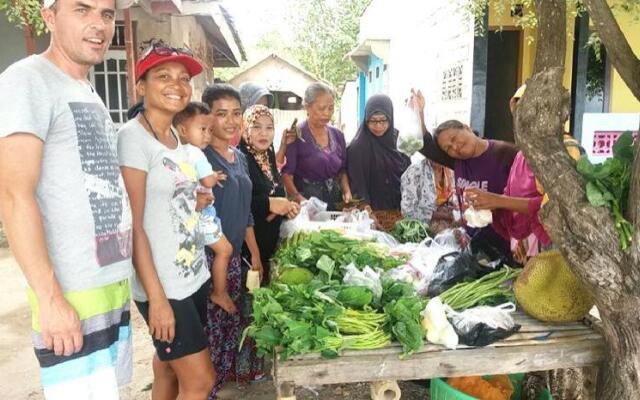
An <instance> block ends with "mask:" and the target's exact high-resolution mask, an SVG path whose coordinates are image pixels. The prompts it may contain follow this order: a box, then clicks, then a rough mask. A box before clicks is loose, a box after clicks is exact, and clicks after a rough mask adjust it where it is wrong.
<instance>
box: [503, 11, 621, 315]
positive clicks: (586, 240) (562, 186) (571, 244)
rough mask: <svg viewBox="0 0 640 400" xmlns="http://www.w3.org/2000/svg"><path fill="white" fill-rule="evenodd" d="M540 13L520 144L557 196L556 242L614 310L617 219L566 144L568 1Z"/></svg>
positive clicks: (550, 217) (552, 213)
mask: <svg viewBox="0 0 640 400" xmlns="http://www.w3.org/2000/svg"><path fill="white" fill-rule="evenodd" d="M536 14H537V17H538V22H539V26H538V38H537V43H538V47H537V54H536V61H535V66H534V75H533V78H532V79H531V80H529V81H528V82H527V91H526V92H525V94H524V96H523V97H522V99H521V100H520V102H519V103H518V108H517V110H516V121H515V128H516V132H515V136H516V142H517V144H518V146H519V148H520V149H521V150H522V151H523V152H524V154H525V157H526V159H527V162H528V163H529V165H530V166H531V168H532V169H533V171H534V173H535V175H536V176H537V177H538V178H539V179H540V180H541V182H542V184H543V186H544V188H545V190H546V192H547V193H548V195H549V197H550V198H551V204H549V205H548V206H547V207H545V210H544V212H543V218H544V222H545V226H546V227H547V229H548V232H549V234H550V236H551V238H552V240H553V242H554V244H556V245H557V246H558V247H559V248H560V250H561V251H562V253H563V255H564V256H565V258H566V259H567V261H568V262H569V264H570V265H571V266H572V269H573V270H574V271H575V272H576V274H577V275H578V276H579V277H580V278H581V280H582V281H583V282H584V283H585V284H587V286H588V287H589V288H590V289H591V292H592V294H594V298H597V299H598V301H599V302H601V304H599V305H601V306H608V307H611V306H612V305H613V304H615V300H616V296H619V294H620V292H621V290H622V286H623V279H622V273H621V270H620V267H619V265H620V263H621V262H622V260H623V254H622V252H621V251H620V250H619V245H618V237H617V233H616V230H615V227H614V224H613V219H612V218H611V216H610V215H609V213H608V212H607V210H605V209H603V208H597V209H596V208H595V207H592V206H591V205H590V204H589V203H588V202H587V200H586V196H585V190H584V181H583V180H582V178H581V177H580V175H579V174H578V172H577V171H576V169H575V163H574V162H573V161H572V160H571V158H570V157H569V155H568V154H567V152H566V149H565V147H564V145H563V143H562V134H563V125H564V122H565V121H566V120H567V118H568V116H569V104H570V102H569V93H568V92H567V90H566V89H565V88H564V87H563V86H562V78H563V73H564V57H565V48H566V34H565V32H566V0H536Z"/></svg>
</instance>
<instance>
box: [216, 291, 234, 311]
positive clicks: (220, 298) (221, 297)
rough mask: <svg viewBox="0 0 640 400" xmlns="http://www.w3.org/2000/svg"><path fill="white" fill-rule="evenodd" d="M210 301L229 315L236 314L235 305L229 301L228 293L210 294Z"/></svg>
mask: <svg viewBox="0 0 640 400" xmlns="http://www.w3.org/2000/svg"><path fill="white" fill-rule="evenodd" d="M211 301H212V302H213V303H214V304H217V305H218V306H219V307H220V308H222V309H223V310H225V311H226V312H228V313H229V314H235V313H237V312H238V309H237V308H236V305H235V303H234V302H233V300H231V297H229V293H227V292H226V291H225V292H222V293H216V292H211Z"/></svg>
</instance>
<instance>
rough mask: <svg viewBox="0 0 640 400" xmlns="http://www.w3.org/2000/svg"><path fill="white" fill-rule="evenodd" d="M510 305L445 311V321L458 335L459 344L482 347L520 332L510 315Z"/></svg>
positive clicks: (512, 306) (511, 309) (512, 308)
mask: <svg viewBox="0 0 640 400" xmlns="http://www.w3.org/2000/svg"><path fill="white" fill-rule="evenodd" d="M513 310H515V306H514V305H513V304H512V303H507V304H503V305H501V306H497V307H487V306H480V307H475V308H470V309H467V310H465V311H462V312H455V311H453V310H451V309H448V310H447V319H448V320H449V322H450V323H451V325H452V326H453V329H454V330H455V331H456V334H457V335H458V338H459V341H460V343H462V344H464V345H467V346H474V347H482V346H487V345H489V344H491V343H494V342H497V341H498V340H502V339H505V338H507V337H509V336H511V335H513V334H514V333H516V332H518V331H519V330H520V325H518V324H516V323H515V321H514V320H513V317H511V315H510V313H511V312H513Z"/></svg>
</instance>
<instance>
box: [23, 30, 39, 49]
mask: <svg viewBox="0 0 640 400" xmlns="http://www.w3.org/2000/svg"><path fill="white" fill-rule="evenodd" d="M22 32H23V34H24V45H25V50H26V51H27V55H28V56H30V55H32V54H35V53H36V39H35V38H34V36H33V29H31V27H30V26H29V25H23V26H22Z"/></svg>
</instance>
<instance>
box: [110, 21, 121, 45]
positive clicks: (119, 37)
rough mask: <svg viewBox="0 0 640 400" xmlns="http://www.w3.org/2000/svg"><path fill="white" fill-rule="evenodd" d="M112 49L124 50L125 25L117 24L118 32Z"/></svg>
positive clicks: (115, 34) (114, 37)
mask: <svg viewBox="0 0 640 400" xmlns="http://www.w3.org/2000/svg"><path fill="white" fill-rule="evenodd" d="M111 48H112V49H113V48H122V49H124V24H122V23H119V22H116V30H115V33H114V34H113V40H111Z"/></svg>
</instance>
